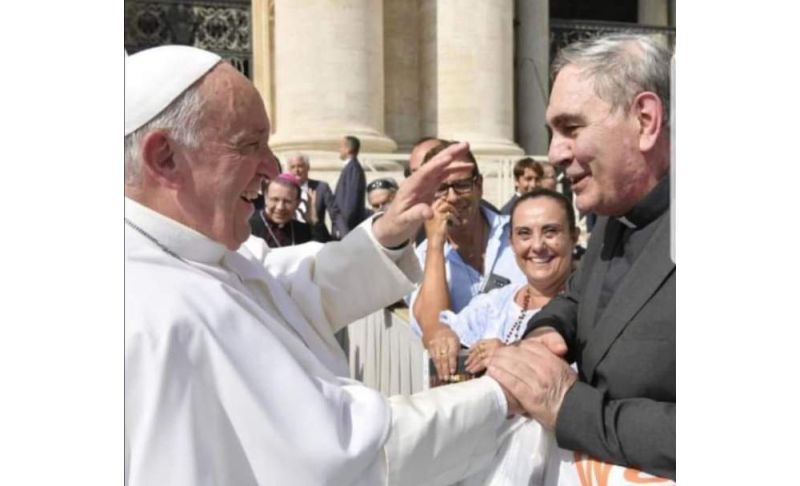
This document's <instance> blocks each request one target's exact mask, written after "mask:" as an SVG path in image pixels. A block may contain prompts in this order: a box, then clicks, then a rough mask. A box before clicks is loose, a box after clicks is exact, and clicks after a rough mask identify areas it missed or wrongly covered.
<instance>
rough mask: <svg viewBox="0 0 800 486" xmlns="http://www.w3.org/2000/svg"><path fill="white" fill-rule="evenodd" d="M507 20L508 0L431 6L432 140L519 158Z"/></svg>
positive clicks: (451, 0) (445, 0)
mask: <svg viewBox="0 0 800 486" xmlns="http://www.w3.org/2000/svg"><path fill="white" fill-rule="evenodd" d="M425 1H429V0H425ZM513 16H514V0H439V1H438V2H436V38H437V39H436V45H437V52H436V61H437V70H436V71H437V73H436V74H437V80H436V87H437V89H436V103H437V124H438V135H439V136H440V137H444V138H448V139H456V140H466V141H469V142H470V143H471V145H472V149H473V152H475V153H476V154H493V155H504V154H509V155H512V154H513V155H518V154H522V153H523V151H522V149H521V148H520V147H519V146H517V145H516V144H515V143H514V141H513V137H514V69H513V65H514V58H513V54H514V53H513V51H514V30H513V28H514V25H513V21H514V18H513Z"/></svg>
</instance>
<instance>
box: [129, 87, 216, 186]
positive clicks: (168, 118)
mask: <svg viewBox="0 0 800 486" xmlns="http://www.w3.org/2000/svg"><path fill="white" fill-rule="evenodd" d="M199 86H200V83H195V84H193V85H192V86H191V87H189V89H187V90H186V91H184V92H183V93H181V95H180V96H178V97H177V98H176V99H175V100H174V101H173V102H172V103H170V104H169V105H168V106H167V107H166V108H165V109H164V111H162V112H161V113H159V114H158V115H157V116H156V117H155V118H153V119H152V120H150V121H149V122H147V123H145V124H144V125H142V126H141V127H139V128H138V129H136V131H134V132H133V133H131V134H129V135H128V136H126V137H125V185H132V184H136V183H138V182H139V178H140V176H141V165H142V161H141V153H140V152H141V144H142V140H143V139H144V136H145V135H147V134H148V133H149V132H151V131H153V130H156V129H161V130H166V131H168V132H169V137H170V138H171V139H173V140H175V141H176V142H178V143H181V144H183V145H186V146H188V147H191V148H196V147H197V146H198V145H199V137H198V128H199V125H198V122H199V120H200V112H201V109H202V107H203V101H204V100H203V97H202V96H201V95H200V92H199Z"/></svg>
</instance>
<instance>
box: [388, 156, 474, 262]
mask: <svg viewBox="0 0 800 486" xmlns="http://www.w3.org/2000/svg"><path fill="white" fill-rule="evenodd" d="M468 150H469V144H468V143H466V142H460V143H457V144H453V145H450V146H449V147H447V148H445V149H444V150H442V151H441V152H439V153H438V154H436V156H434V157H433V158H432V159H431V160H429V161H428V162H426V163H424V164H422V166H421V167H420V168H419V170H417V171H416V172H414V173H413V174H412V175H411V176H410V177H408V178H407V179H406V180H404V181H403V182H402V183H401V184H400V189H398V191H397V194H396V195H395V198H394V200H393V201H392V204H390V205H389V209H388V210H387V211H386V213H384V215H383V217H381V218H379V219H378V220H377V221H375V223H374V224H373V226H372V230H373V233H374V234H375V238H376V239H377V240H378V241H379V242H380V243H381V244H382V245H383V246H385V247H396V246H399V245H402V244H403V243H405V242H407V241H409V240H410V239H411V238H413V237H414V235H416V233H417V231H418V230H419V227H420V225H421V224H422V222H423V221H425V220H426V219H430V218H431V217H433V210H432V209H431V203H432V202H433V196H434V193H435V192H436V190H437V189H438V188H439V185H440V184H441V183H442V182H443V181H444V180H445V179H446V178H447V177H448V176H450V174H453V173H455V172H458V171H463V170H464V169H471V168H472V167H473V164H472V163H471V162H468V161H466V159H465V155H466V153H467V151H468Z"/></svg>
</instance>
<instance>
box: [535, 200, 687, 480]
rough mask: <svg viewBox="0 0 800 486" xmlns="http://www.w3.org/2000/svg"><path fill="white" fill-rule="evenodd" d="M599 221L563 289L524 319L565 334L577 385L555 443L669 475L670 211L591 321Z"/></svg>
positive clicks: (598, 271) (596, 294)
mask: <svg viewBox="0 0 800 486" xmlns="http://www.w3.org/2000/svg"><path fill="white" fill-rule="evenodd" d="M607 223H608V218H605V217H603V218H600V219H599V221H598V224H597V227H596V228H595V231H594V232H593V233H592V237H591V240H590V242H589V248H588V250H587V253H586V256H585V257H584V259H583V260H582V264H581V268H580V269H579V270H578V272H577V273H576V274H575V275H574V276H573V277H572V278H571V279H570V282H569V285H568V289H567V291H566V292H565V293H564V294H562V295H559V296H557V297H556V298H554V299H553V300H552V301H551V302H550V303H549V304H548V305H546V306H545V307H544V308H543V309H542V310H541V311H540V312H539V313H538V314H537V315H536V316H535V317H534V318H533V319H532V321H531V324H530V325H529V327H528V332H530V331H531V330H533V329H534V328H536V327H540V326H543V325H552V326H554V327H556V328H557V329H558V330H559V332H560V333H561V334H562V336H564V339H565V341H566V342H567V345H568V347H569V357H570V358H572V359H574V360H575V361H576V362H577V364H578V370H579V371H578V374H579V380H578V382H576V383H575V384H574V385H573V386H572V388H570V389H569V391H568V392H567V394H566V395H565V397H564V401H563V403H562V405H561V409H560V411H559V414H558V419H557V421H556V439H557V441H558V445H559V446H560V447H562V448H565V449H569V450H576V451H582V452H585V453H588V454H590V455H592V456H594V457H596V458H598V459H601V460H603V461H606V462H610V463H615V464H621V465H625V466H632V467H636V468H638V469H640V470H642V471H645V472H648V473H651V474H655V475H658V476H662V477H669V478H672V479H675V264H674V263H673V262H672V261H671V260H670V251H669V245H670V238H669V235H670V227H669V210H666V211H665V212H664V213H663V214H661V216H659V217H658V218H657V219H656V220H654V221H653V222H651V223H650V224H655V225H657V226H656V228H655V231H654V233H653V235H652V237H651V238H650V240H649V241H648V242H647V243H646V245H645V247H644V249H643V250H642V253H641V254H640V255H639V257H638V258H637V259H636V260H635V261H634V262H633V264H632V265H631V267H630V269H629V270H628V273H627V274H626V275H625V276H624V277H623V278H622V280H621V281H620V283H619V285H618V287H617V288H616V290H615V292H614V294H613V296H612V297H611V300H609V302H608V305H606V307H605V310H604V312H603V313H602V315H597V312H596V310H597V307H598V302H599V299H600V292H601V289H602V286H603V280H604V277H605V274H606V270H607V268H608V266H609V262H608V260H604V259H603V258H602V257H601V253H602V251H601V250H602V246H603V244H604V241H605V237H604V235H605V232H606V227H607Z"/></svg>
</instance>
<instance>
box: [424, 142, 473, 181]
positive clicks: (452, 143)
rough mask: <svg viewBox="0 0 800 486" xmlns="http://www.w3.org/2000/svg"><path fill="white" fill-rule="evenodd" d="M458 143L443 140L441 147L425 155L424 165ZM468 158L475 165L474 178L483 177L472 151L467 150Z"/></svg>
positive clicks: (436, 147)
mask: <svg viewBox="0 0 800 486" xmlns="http://www.w3.org/2000/svg"><path fill="white" fill-rule="evenodd" d="M457 143H458V142H456V141H455V140H442V143H440V144H439V145H437V146H435V147H433V148H432V149H430V150H428V152H427V153H426V154H425V157H424V158H423V159H422V164H424V163H426V162H428V161H429V160H431V159H432V158H434V157H435V156H436V154H438V153H439V152H441V151H442V150H444V149H446V148H447V147H449V146H451V145H455V144H457ZM466 157H467V160H469V161H470V162H472V164H473V168H472V175H473V176H479V175H481V171H480V170H479V169H478V161H477V160H476V159H475V156H474V155H472V151H471V150H467V155H466ZM422 164H420V165H422Z"/></svg>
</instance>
